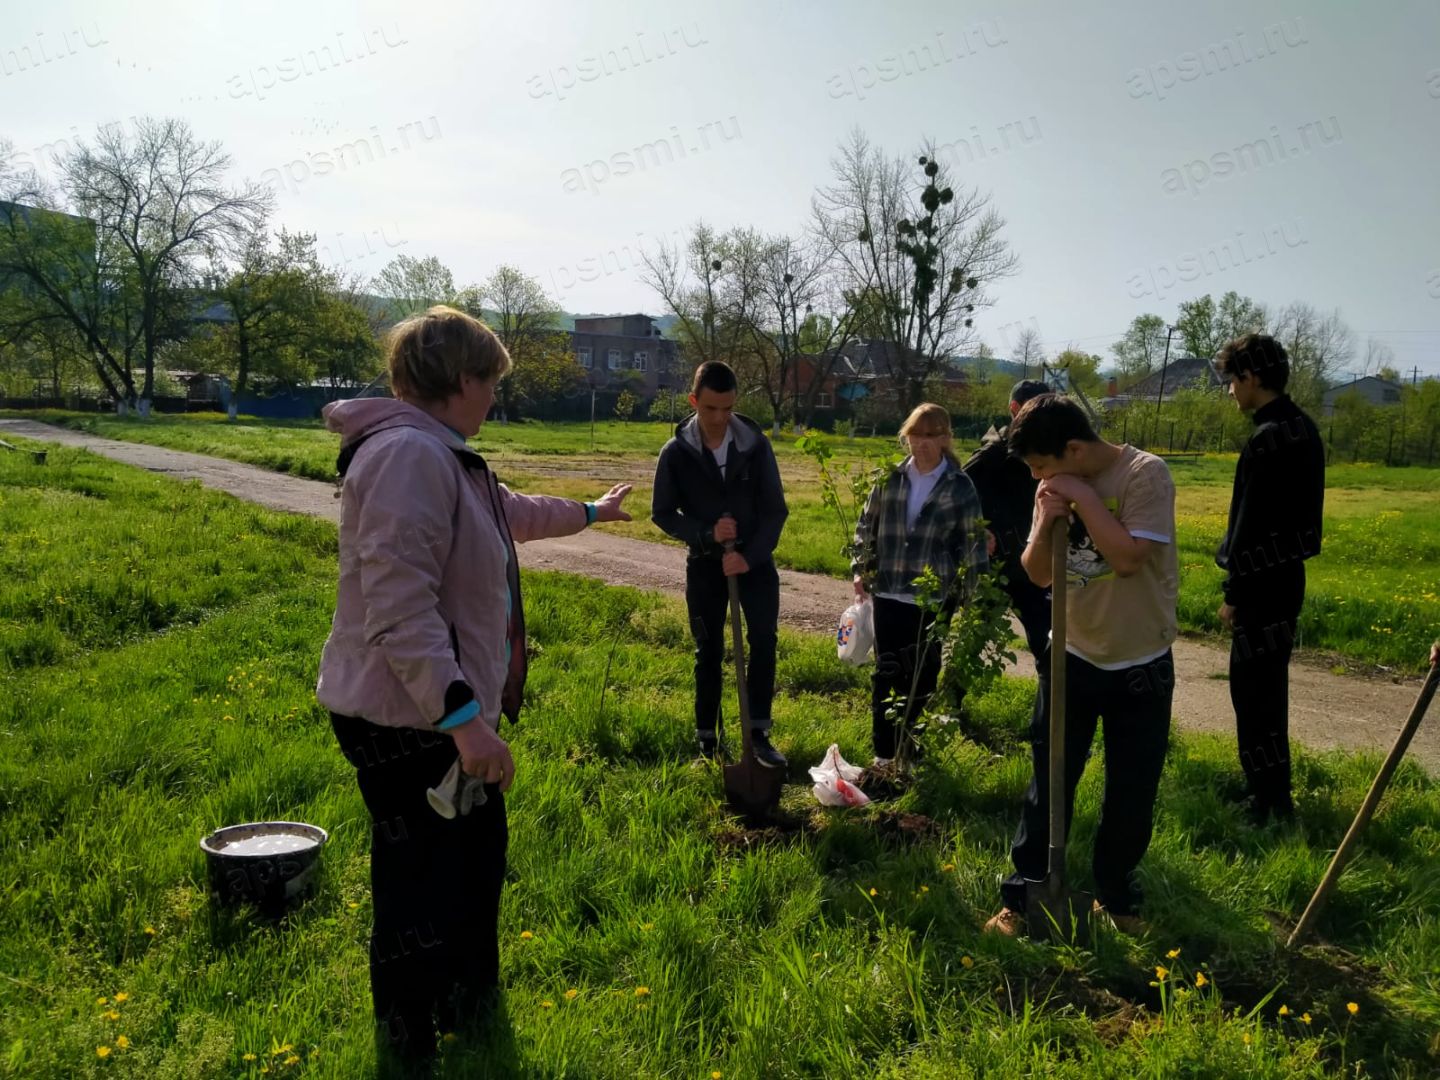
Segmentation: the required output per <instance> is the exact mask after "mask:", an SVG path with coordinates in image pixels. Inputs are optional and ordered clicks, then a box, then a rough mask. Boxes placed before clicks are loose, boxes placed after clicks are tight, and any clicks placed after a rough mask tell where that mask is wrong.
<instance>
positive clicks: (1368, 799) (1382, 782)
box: [1285, 663, 1440, 949]
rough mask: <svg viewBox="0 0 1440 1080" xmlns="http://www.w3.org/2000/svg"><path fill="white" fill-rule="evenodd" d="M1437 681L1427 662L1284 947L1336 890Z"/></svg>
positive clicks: (1434, 667)
mask: <svg viewBox="0 0 1440 1080" xmlns="http://www.w3.org/2000/svg"><path fill="white" fill-rule="evenodd" d="M1437 684H1440V663H1434V664H1431V665H1430V672H1429V674H1427V675H1426V676H1425V682H1424V683H1422V684H1421V686H1420V693H1419V695H1418V696H1417V697H1416V698H1415V705H1414V706H1413V707H1412V708H1411V710H1410V716H1409V717H1408V718H1407V719H1406V721H1405V726H1404V727H1403V728H1401V729H1400V734H1399V735H1397V736H1396V737H1395V745H1394V746H1392V747H1390V753H1389V755H1388V756H1387V757H1386V758H1385V764H1383V765H1381V766H1380V771H1379V772H1378V773H1376V774H1375V782H1374V783H1373V784H1371V785H1370V790H1369V791H1368V792H1367V793H1366V795H1365V801H1364V802H1362V803H1361V804H1360V810H1359V811H1358V812H1357V813H1356V814H1355V820H1354V821H1352V822H1351V823H1350V830H1349V831H1348V832H1347V833H1346V834H1345V839H1344V840H1341V841H1340V846H1339V847H1338V848H1336V849H1335V857H1334V858H1333V859H1331V860H1330V866H1329V868H1328V869H1327V870H1326V871H1325V876H1324V877H1323V878H1321V879H1320V884H1319V885H1318V886H1317V887H1316V889H1315V895H1314V896H1312V897H1310V903H1308V904H1306V905H1305V913H1304V914H1303V915H1301V916H1300V921H1299V922H1298V923H1296V924H1295V929H1294V930H1293V931H1292V932H1291V934H1290V939H1289V940H1288V941H1286V942H1285V947H1286V948H1287V949H1293V948H1294V947H1295V945H1296V944H1297V943H1299V942H1300V941H1301V940H1303V939H1304V937H1305V935H1306V934H1308V933H1309V932H1310V930H1311V929H1312V928H1313V927H1314V925H1315V920H1316V919H1318V918H1319V917H1320V911H1321V909H1322V908H1323V907H1324V906H1325V902H1326V901H1327V900H1328V899H1330V894H1331V893H1332V892H1333V891H1334V890H1335V882H1336V881H1337V880H1339V878H1340V872H1341V871H1342V870H1344V869H1345V864H1346V863H1347V862H1349V861H1350V856H1351V854H1352V853H1353V851H1354V848H1355V845H1356V843H1357V842H1358V841H1359V840H1360V834H1361V833H1362V832H1364V831H1365V826H1366V825H1369V824H1370V819H1371V818H1372V817H1374V816H1375V808H1376V807H1377V806H1379V805H1380V797H1381V796H1382V795H1384V794H1385V789H1386V788H1387V787H1389V786H1390V778H1391V777H1392V776H1394V775H1395V770H1396V769H1397V768H1398V767H1399V766H1400V759H1401V758H1402V757H1404V756H1405V751H1406V750H1407V749H1408V748H1409V746H1410V740H1411V739H1413V738H1414V737H1415V732H1416V731H1417V730H1418V729H1419V727H1420V721H1421V720H1422V719H1423V718H1424V716H1425V710H1426V709H1428V708H1429V707H1430V702H1431V700H1432V699H1433V698H1434V697H1435V687H1436V685H1437Z"/></svg>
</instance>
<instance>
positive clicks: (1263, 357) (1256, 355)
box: [1215, 334, 1290, 394]
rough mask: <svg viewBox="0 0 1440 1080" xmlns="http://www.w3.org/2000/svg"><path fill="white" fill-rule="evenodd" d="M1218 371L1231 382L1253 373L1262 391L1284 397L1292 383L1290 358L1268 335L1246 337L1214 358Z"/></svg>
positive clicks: (1239, 338) (1236, 340)
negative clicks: (1263, 389) (1288, 383)
mask: <svg viewBox="0 0 1440 1080" xmlns="http://www.w3.org/2000/svg"><path fill="white" fill-rule="evenodd" d="M1215 370H1216V371H1218V372H1219V373H1220V374H1221V375H1223V376H1225V377H1226V378H1229V379H1233V378H1234V377H1235V376H1236V375H1244V374H1245V373H1246V372H1253V373H1254V375H1255V377H1256V378H1257V379H1259V380H1260V385H1261V386H1262V387H1264V388H1265V389H1266V390H1273V391H1275V393H1277V394H1281V393H1284V392H1285V384H1286V383H1287V382H1289V381H1290V357H1289V356H1287V355H1286V354H1285V346H1284V345H1281V344H1280V342H1278V341H1276V340H1275V339H1274V338H1273V337H1271V336H1270V335H1269V334H1245V335H1243V336H1242V337H1238V338H1236V339H1235V340H1234V341H1231V342H1228V343H1226V344H1225V345H1224V346H1223V347H1222V348H1221V349H1220V351H1219V352H1218V353H1216V354H1215Z"/></svg>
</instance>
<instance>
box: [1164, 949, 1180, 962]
mask: <svg viewBox="0 0 1440 1080" xmlns="http://www.w3.org/2000/svg"><path fill="white" fill-rule="evenodd" d="M1165 955H1166V957H1168V958H1169V959H1171V960H1174V959H1175V958H1176V957H1177V956H1179V955H1180V950H1179V949H1171V950H1170V951H1169V952H1167V953H1166V954H1165Z"/></svg>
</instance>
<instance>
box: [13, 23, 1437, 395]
mask: <svg viewBox="0 0 1440 1080" xmlns="http://www.w3.org/2000/svg"><path fill="white" fill-rule="evenodd" d="M0 4H3V10H4V18H3V20H0V27H3V29H0V68H3V73H0V136H8V137H9V138H11V139H12V140H13V141H14V143H15V146H16V148H17V149H18V150H19V151H21V152H22V153H26V154H29V155H31V156H32V157H33V156H36V151H37V149H38V148H40V147H42V146H44V145H45V144H52V143H54V142H55V141H56V140H58V139H66V138H74V137H75V136H76V135H85V134H89V133H91V132H93V130H94V128H95V127H96V125H97V124H100V123H105V122H110V121H116V120H120V121H125V120H127V119H128V118H129V117H131V116H142V115H145V114H147V113H148V114H151V115H154V116H177V117H181V118H184V119H185V120H187V121H189V122H190V124H191V125H192V126H193V128H194V129H195V131H196V132H197V133H198V134H200V135H201V136H202V137H205V138H214V139H219V140H220V141H222V142H223V143H224V145H225V146H226V148H227V149H228V150H229V151H230V152H231V153H232V154H233V156H234V159H235V176H236V178H237V179H238V178H240V177H244V176H249V177H252V178H254V179H256V180H260V179H262V177H263V178H265V179H266V180H267V182H273V183H274V184H275V185H276V186H277V188H278V191H277V204H276V205H277V215H276V219H277V222H278V223H280V224H283V225H285V226H287V227H289V228H291V229H294V230H305V231H311V232H315V233H317V234H318V237H319V243H320V246H321V248H322V250H323V251H325V252H328V254H329V256H330V261H331V262H335V263H346V264H347V265H348V267H349V268H351V269H358V270H363V271H365V272H366V273H373V272H375V271H376V270H378V269H379V268H380V267H381V266H382V265H383V264H384V263H385V262H386V261H387V260H388V259H389V258H390V257H391V256H392V255H394V254H398V253H401V252H404V253H408V254H411V255H415V256H421V255H426V254H435V255H438V256H439V257H440V258H441V260H442V261H444V262H445V263H446V264H447V265H448V266H450V267H451V269H452V270H453V271H454V272H455V276H456V279H457V282H469V281H474V280H477V279H480V278H482V277H484V276H486V275H487V274H488V273H489V272H490V271H491V270H493V269H494V268H495V267H496V266H497V265H499V264H500V263H513V264H516V265H518V266H520V267H521V268H523V269H525V270H526V271H528V272H530V273H532V274H534V275H536V276H537V277H538V278H540V280H541V281H542V282H544V283H545V285H546V286H547V288H549V289H550V291H551V292H552V293H553V294H554V295H555V296H556V297H557V299H558V300H559V301H560V302H561V303H562V304H563V305H564V306H565V307H566V308H567V309H568V310H571V311H619V310H625V311H634V310H644V311H650V312H652V313H657V312H658V308H657V304H656V301H655V298H654V297H653V296H652V295H651V294H650V293H649V292H648V290H646V289H645V287H644V286H642V285H641V284H640V283H639V282H638V280H636V277H635V274H634V271H633V266H634V263H635V258H636V253H637V252H638V248H639V245H641V244H645V243H654V242H655V240H656V239H657V238H660V237H666V236H675V235H678V234H680V233H682V232H683V231H684V230H685V229H687V227H688V226H689V225H690V224H691V223H693V222H694V221H695V220H696V219H698V218H702V217H703V218H704V219H706V220H708V221H710V222H711V223H712V224H715V225H716V226H719V227H727V226H729V225H732V224H750V225H755V226H758V227H761V228H763V229H766V230H771V231H780V230H791V231H798V230H799V229H800V228H802V227H803V225H804V223H805V221H806V218H807V216H808V206H809V197H810V194H811V192H812V190H813V189H814V187H815V186H816V185H817V184H819V183H823V182H825V181H826V180H827V179H828V177H829V172H830V169H829V160H830V157H831V155H832V154H833V152H834V148H835V146H836V144H837V142H838V141H839V140H840V139H842V138H843V137H844V136H845V134H846V132H847V131H848V130H849V129H850V128H851V127H853V126H854V125H857V124H858V125H860V126H861V127H862V128H863V129H864V130H865V131H866V132H868V133H869V134H870V135H871V137H872V138H874V139H875V140H877V141H878V142H880V143H881V144H882V145H884V146H885V147H887V148H888V149H890V150H893V151H895V152H904V153H907V154H909V153H910V152H912V151H913V150H915V149H916V148H917V147H918V145H919V143H920V141H921V139H922V138H923V137H925V136H933V137H934V138H936V139H937V140H939V141H941V142H954V141H955V140H960V139H963V140H966V145H965V146H963V147H962V146H960V145H959V144H958V143H957V144H956V146H955V150H954V153H955V155H956V156H957V157H959V158H972V157H973V158H974V161H973V162H970V163H964V162H963V161H962V167H961V168H960V169H959V171H958V173H957V174H956V178H957V180H958V181H959V182H960V183H961V184H964V185H974V186H978V187H980V188H981V189H983V190H986V191H989V192H990V193H992V194H993V197H994V205H995V206H996V208H997V209H998V210H999V211H1000V213H1001V214H1003V215H1004V217H1005V218H1006V219H1007V221H1008V222H1009V225H1008V229H1007V232H1008V236H1009V239H1010V241H1011V244H1012V245H1013V247H1014V250H1015V251H1016V253H1017V254H1018V255H1019V257H1020V260H1021V269H1020V272H1019V273H1018V274H1017V275H1016V276H1015V277H1013V278H1011V279H1009V280H1006V281H1003V282H1001V283H999V284H998V285H997V286H996V287H995V289H994V296H995V298H996V299H997V301H998V302H997V304H996V306H995V307H994V308H992V309H991V310H989V311H987V312H985V313H984V316H983V318H982V319H981V320H979V322H978V324H977V325H978V326H979V328H980V329H981V332H982V334H983V336H984V337H985V338H986V339H987V340H988V341H989V342H990V343H991V345H992V346H993V347H995V348H996V349H997V351H998V352H999V353H1000V354H1001V355H1005V354H1006V351H1007V350H1006V345H1007V342H1008V341H1010V340H1013V337H1014V333H1015V329H1016V326H1017V324H1028V323H1031V321H1032V320H1033V323H1034V325H1036V326H1038V328H1039V329H1040V331H1041V335H1042V337H1043V339H1044V340H1045V341H1046V342H1047V343H1048V344H1049V345H1050V346H1051V347H1052V348H1053V347H1059V346H1063V345H1064V344H1066V343H1070V342H1073V343H1075V344H1077V345H1080V346H1081V347H1083V348H1086V349H1087V350H1089V351H1094V352H1099V353H1101V354H1102V355H1104V356H1105V357H1106V358H1107V360H1108V359H1109V357H1110V352H1109V346H1110V344H1111V342H1112V341H1113V340H1114V338H1115V337H1116V336H1117V335H1118V334H1119V332H1120V331H1122V330H1123V329H1124V328H1125V327H1126V326H1127V325H1128V324H1129V322H1130V320H1131V319H1132V318H1133V317H1134V316H1135V315H1137V314H1141V313H1143V312H1147V311H1154V312H1156V313H1157V314H1161V315H1163V316H1165V317H1167V318H1172V319H1173V318H1174V316H1175V314H1176V306H1177V305H1178V303H1179V302H1180V301H1181V300H1185V299H1188V298H1190V297H1192V296H1195V295H1199V294H1201V293H1204V292H1210V293H1211V294H1213V295H1215V296H1217V297H1218V296H1219V294H1220V293H1222V292H1224V291H1226V290H1227V289H1235V290H1238V291H1239V292H1241V293H1243V294H1247V295H1250V296H1253V297H1255V298H1256V299H1258V300H1262V301H1264V302H1266V303H1269V304H1272V305H1273V304H1283V303H1285V302H1287V301H1290V300H1297V299H1298V300H1306V301H1309V302H1311V303H1312V304H1315V305H1316V306H1317V307H1321V308H1325V309H1328V308H1330V307H1335V306H1338V307H1339V308H1340V309H1341V312H1342V314H1343V316H1344V318H1345V319H1346V321H1347V322H1348V323H1349V324H1350V326H1351V327H1352V328H1353V329H1354V330H1355V331H1356V335H1357V344H1358V345H1359V346H1360V347H1361V348H1362V349H1363V345H1364V341H1365V338H1366V337H1367V336H1374V337H1376V338H1377V339H1379V340H1382V341H1384V342H1385V343H1386V344H1388V345H1389V346H1390V347H1391V348H1392V349H1393V350H1394V353H1395V356H1396V360H1397V363H1398V365H1399V366H1401V367H1402V368H1404V369H1405V370H1406V373H1407V374H1408V373H1409V369H1410V368H1411V366H1412V365H1418V366H1419V367H1420V369H1421V372H1422V373H1424V372H1427V371H1428V372H1431V373H1440V244H1437V242H1436V241H1437V239H1440V138H1437V135H1440V4H1436V3H1434V2H1433V0H1385V2H1383V3H1373V4H1360V3H1352V2H1349V0H1316V2H1302V0H1287V2H1282V3H1272V2H1268V0H1243V2H1242V0H1211V2H1204V3H1196V4H1191V5H1186V6H1181V5H1179V4H1164V5H1160V4H1154V3H1142V2H1140V0H1106V2H1105V3H1103V4H1100V3H1091V4H1081V3H1076V2H1069V3H1066V2H1063V0H1048V2H1044V3H1027V4H1024V5H1023V6H1022V5H1019V4H1002V3H986V4H978V3H948V4H947V3H940V2H912V3H905V2H900V3H894V4H891V5H888V6H881V5H878V4H875V3H861V2H858V0H846V2H843V3H826V4H823V5H822V4H821V3H818V2H815V3H811V4H803V3H797V2H790V3H774V2H771V3H764V2H752V0H740V2H734V3H728V4H725V5H723V6H721V5H714V6H709V5H698V4H693V3H687V2H685V0H678V2H647V0H605V2H595V3H578V2H577V3H559V2H549V0H525V2H519V3H506V4H495V3H479V4H460V3H435V2H428V0H411V2H406V3H403V4H402V3H395V2H393V0H377V2H371V3H359V4H339V3H320V2H314V0H305V2H299V0H291V2H288V3H284V4H280V3H267V2H258V0H257V2H252V3H247V4H244V5H240V4H235V3H223V4H222V3H219V2H215V0H210V2H204V0H198V2H197V0H191V2H188V3H168V2H159V0H131V2H130V3H127V4H126V5H125V6H124V7H123V9H122V8H121V7H120V6H118V5H100V4H98V3H93V2H91V3H71V2H68V0H58V2H55V0H50V2H47V3H46V4H45V5H40V4H36V3H33V2H31V3H20V2H18V0H0ZM1297 19H1298V20H1302V21H1297ZM1282 23H1283V26H1284V29H1286V30H1288V31H1289V37H1288V39H1287V38H1286V37H1285V36H1284V35H1283V34H1281V32H1280V27H1281V24H1282ZM1267 27H1273V28H1276V29H1273V30H1272V31H1271V33H1270V40H1271V43H1272V45H1273V52H1271V50H1270V49H1269V48H1267V47H1266V46H1265V40H1266V28H1267ZM1242 35H1243V38H1242ZM1227 42H1228V43H1229V48H1230V49H1232V50H1233V51H1232V52H1231V53H1230V54H1229V55H1230V56H1231V57H1232V58H1234V57H1238V58H1239V59H1238V60H1234V61H1233V62H1227V63H1226V68H1225V70H1219V69H1218V67H1217V65H1216V63H1215V57H1216V56H1220V57H1223V56H1224V55H1225V50H1226V48H1227V45H1226V43H1227ZM1211 45H1217V46H1219V47H1220V52H1219V53H1214V54H1212V56H1211V58H1210V59H1209V60H1208V66H1207V58H1206V57H1205V56H1204V55H1203V54H1204V53H1205V50H1206V48H1207V46H1211ZM327 47H328V48H329V50H330V54H331V60H330V64H329V66H328V67H327V70H323V71H322V70H316V64H315V62H314V61H311V60H309V59H307V57H306V56H305V54H307V53H311V52H314V53H315V59H316V60H323V59H324V58H323V52H324V50H325V49H326V48H327ZM627 47H628V48H629V50H630V56H631V58H632V62H633V66H629V67H628V69H627V70H624V71H618V70H615V69H614V62H613V61H612V63H611V69H610V73H609V74H604V75H601V74H600V67H599V65H600V63H601V60H602V58H603V54H605V53H608V52H610V51H611V50H615V51H616V56H615V60H616V61H619V60H622V59H623V56H622V55H621V53H622V52H623V50H625V49H626V48H627ZM927 48H928V49H929V55H930V57H931V58H932V59H931V62H930V63H929V64H927V69H926V70H917V69H916V67H915V64H914V61H910V62H909V63H908V64H907V66H908V68H909V70H908V73H906V72H905V70H904V69H903V68H902V67H900V66H899V65H900V64H902V63H905V59H904V56H903V54H905V53H906V52H907V51H908V50H914V55H915V56H916V57H921V56H922V55H923V53H924V50H926V49H927ZM342 49H343V51H344V56H345V58H344V59H342V57H341V50H342ZM642 49H643V57H642ZM12 50H13V52H12ZM27 50H28V52H27ZM942 50H943V51H942ZM1187 54H1194V55H1193V56H1189V57H1187ZM1259 54H1264V55H1259ZM1246 56H1249V57H1250V59H1245V57H1246ZM887 57H893V58H895V65H894V66H891V64H889V63H887ZM945 57H948V58H949V59H948V60H946V59H945ZM645 58H648V59H645ZM567 71H568V72H569V75H568V77H567V74H566V73H567ZM587 75H588V76H590V77H589V78H586V77H585V76H587ZM597 76H598V77H597ZM552 80H553V81H552ZM567 82H568V83H570V84H571V85H569V86H568V87H567V86H566V85H565V84H566V83H567ZM867 82H868V83H870V84H871V85H870V86H868V87H867V86H866V83H867ZM1167 82H1168V83H1169V84H1170V85H1169V86H1168V87H1167V86H1166V85H1165V84H1166V83H1167ZM267 83H268V84H269V85H267ZM544 91H549V92H548V93H544ZM562 94H563V97H562ZM416 124H418V125H419V126H418V127H417V126H412V127H410V128H409V129H408V130H407V131H405V132H404V133H403V134H402V132H401V129H402V128H404V127H405V125H416ZM707 124H709V125H712V126H711V127H710V128H708V129H706V130H705V131H703V132H702V130H701V129H702V128H705V125H707ZM1007 124H1011V125H1019V127H1011V128H1009V129H1008V130H1002V129H1004V128H1005V125H1007ZM1306 125H1311V126H1310V127H1308V128H1307V127H1306ZM421 128H423V129H424V133H423V134H422V133H421ZM427 135H428V136H429V137H428V138H426V137H425V136H427ZM727 136H728V137H727ZM1007 137H1008V139H1009V141H1010V144H1011V145H1010V146H1009V148H1008V149H1007V148H1006V146H1005V140H1006V138H1007ZM407 138H408V140H409V143H410V145H409V146H408V147H407V146H406V145H405V141H406V139H407ZM362 139H363V140H365V141H366V146H367V149H369V152H370V153H371V154H372V156H373V160H369V161H362V160H360V159H359V151H358V149H351V150H350V151H349V152H348V153H347V154H345V155H344V158H345V161H344V163H343V166H342V161H341V155H339V154H338V152H337V148H339V147H342V146H347V145H349V144H351V143H352V142H354V141H355V140H362ZM707 139H708V141H709V146H708V148H707V147H706V145H705V141H706V140H707ZM657 140H666V141H667V148H668V149H670V150H671V156H672V158H673V160H670V161H668V162H663V163H659V164H657V163H656V162H655V159H654V157H653V155H654V154H655V153H657V152H658V151H655V150H652V151H651V154H652V157H650V158H649V159H646V158H645V155H638V156H637V152H636V148H637V147H639V146H641V145H642V144H648V143H653V142H656V141H657ZM1256 140H1265V141H1266V142H1267V149H1268V148H1270V147H1275V146H1276V145H1277V143H1278V144H1282V148H1283V149H1284V151H1285V153H1284V155H1283V156H1278V151H1274V150H1271V151H1270V156H1271V158H1272V160H1271V161H1270V162H1269V163H1268V164H1257V161H1258V160H1259V158H1258V156H1257V155H1258V153H1259V151H1258V149H1252V150H1250V151H1247V153H1246V155H1245V160H1244V161H1243V162H1241V161H1240V160H1238V159H1237V158H1236V149H1237V148H1238V147H1240V146H1241V145H1242V144H1250V143H1252V142H1254V141H1256ZM1307 142H1308V144H1309V146H1308V149H1307V148H1306V144H1307ZM681 148H683V149H685V151H686V152H685V153H684V154H683V156H682V155H681V154H680V152H679V150H680V149H681ZM381 149H383V150H384V154H383V156H381V153H380V150H381ZM982 151H983V153H982ZM615 155H619V156H618V157H616V156H615ZM1214 155H1220V157H1218V158H1217V157H1215V156H1214ZM642 160H643V161H644V162H645V164H644V167H643V168H642V167H641V162H642ZM592 163H594V164H592ZM1227 163H1228V170H1227ZM40 164H42V165H43V164H44V163H43V162H40ZM627 164H628V166H629V167H628V169H627V167H626V166H627ZM1242 165H1243V168H1242ZM567 170H573V171H567ZM1166 170H1175V171H1172V172H1167V171H1166ZM1237 234H1238V235H1237ZM1267 234H1268V236H1269V237H1270V239H1269V243H1268V246H1267V242H1266V240H1265V237H1266V236H1267ZM1227 241H1229V242H1230V243H1231V249H1230V252H1231V254H1230V255H1229V256H1228V259H1227V265H1226V266H1225V267H1223V268H1221V267H1220V266H1218V265H1217V264H1216V263H1215V262H1214V256H1213V255H1211V256H1209V257H1208V258H1207V256H1206V251H1207V249H1211V248H1216V247H1218V246H1219V245H1223V244H1225V243H1226V242H1227ZM1272 248H1273V250H1270V249H1272ZM1242 251H1243V252H1244V254H1243V256H1241V257H1239V258H1237V256H1236V254H1235V253H1237V252H1242ZM607 253H610V254H609V255H608V257H607ZM1232 262H1238V265H1228V263H1232ZM1187 274H1188V277H1189V280H1188V281H1186V280H1182V279H1184V278H1185V277H1186V276H1187ZM1137 275H1138V276H1137ZM1167 280H1170V281H1171V284H1170V285H1169V287H1168V288H1167V287H1166V282H1167ZM1160 291H1163V292H1164V297H1163V299H1161V300H1158V301H1157V299H1156V296H1155V293H1157V292H1160Z"/></svg>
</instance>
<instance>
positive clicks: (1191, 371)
mask: <svg viewBox="0 0 1440 1080" xmlns="http://www.w3.org/2000/svg"><path fill="white" fill-rule="evenodd" d="M1222 386H1223V384H1222V383H1221V382H1220V376H1219V375H1217V374H1216V373H1215V368H1214V366H1213V365H1212V364H1211V363H1210V361H1209V360H1206V359H1203V358H1202V357H1198V356H1177V357H1176V358H1175V359H1173V360H1171V361H1170V362H1169V363H1168V364H1166V365H1165V366H1164V367H1163V368H1160V369H1157V370H1155V371H1152V372H1151V373H1150V374H1149V375H1146V376H1145V377H1144V378H1143V379H1141V380H1140V381H1139V382H1135V383H1132V384H1131V385H1130V386H1128V387H1127V388H1126V389H1125V391H1124V392H1123V393H1122V392H1120V391H1119V390H1118V389H1117V386H1116V382H1115V380H1114V379H1111V380H1110V386H1109V388H1108V390H1107V392H1106V395H1105V397H1103V398H1102V399H1101V400H1100V406H1101V408H1105V409H1115V408H1123V407H1124V406H1126V405H1129V404H1130V403H1131V402H1132V401H1170V400H1172V399H1173V398H1174V397H1175V395H1176V394H1178V393H1179V392H1180V391H1181V390H1194V389H1197V388H1198V389H1201V390H1216V391H1218V390H1220V389H1221V387H1222Z"/></svg>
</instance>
